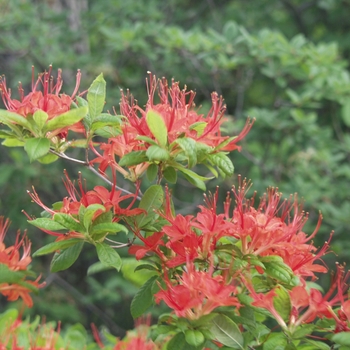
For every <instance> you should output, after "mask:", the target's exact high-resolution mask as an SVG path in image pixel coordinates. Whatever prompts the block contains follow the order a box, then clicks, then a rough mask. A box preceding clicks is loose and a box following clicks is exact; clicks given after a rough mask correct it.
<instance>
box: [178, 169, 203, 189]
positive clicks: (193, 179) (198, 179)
mask: <svg viewBox="0 0 350 350" xmlns="http://www.w3.org/2000/svg"><path fill="white" fill-rule="evenodd" d="M176 168H177V169H178V170H179V171H181V172H182V173H183V174H184V175H185V177H186V179H187V180H188V181H189V182H190V183H191V184H192V185H194V186H196V187H198V188H199V189H201V190H202V191H205V190H206V186H205V183H204V181H203V180H202V179H203V176H200V175H198V174H196V173H195V172H194V171H192V170H189V169H186V168H184V167H182V166H176ZM204 179H205V180H209V179H208V178H204Z"/></svg>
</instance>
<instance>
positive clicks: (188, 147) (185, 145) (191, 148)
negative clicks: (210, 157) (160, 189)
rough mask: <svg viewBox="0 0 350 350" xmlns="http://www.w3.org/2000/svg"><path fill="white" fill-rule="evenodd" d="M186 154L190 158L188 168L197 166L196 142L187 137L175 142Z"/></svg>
mask: <svg viewBox="0 0 350 350" xmlns="http://www.w3.org/2000/svg"><path fill="white" fill-rule="evenodd" d="M175 142H176V143H177V144H178V145H179V146H180V147H181V148H182V150H183V151H184V152H185V154H186V156H187V158H188V167H189V168H193V167H194V166H195V165H196V164H197V153H196V141H195V140H193V139H190V138H187V137H184V138H179V139H177V140H176V141H175Z"/></svg>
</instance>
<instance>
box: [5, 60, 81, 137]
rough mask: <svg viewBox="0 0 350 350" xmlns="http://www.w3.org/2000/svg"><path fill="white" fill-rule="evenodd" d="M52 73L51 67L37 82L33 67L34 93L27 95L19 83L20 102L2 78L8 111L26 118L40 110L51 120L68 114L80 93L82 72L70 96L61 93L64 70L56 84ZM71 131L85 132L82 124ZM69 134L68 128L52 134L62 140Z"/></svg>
mask: <svg viewBox="0 0 350 350" xmlns="http://www.w3.org/2000/svg"><path fill="white" fill-rule="evenodd" d="M51 73H52V66H50V67H49V70H48V71H45V72H43V73H40V74H39V76H38V78H37V79H36V80H35V73H34V67H32V91H31V92H29V93H28V94H25V92H24V89H23V87H22V84H21V83H19V86H18V93H19V99H18V100H17V99H14V98H12V93H11V89H9V88H8V87H7V84H6V79H5V77H1V78H0V92H1V96H2V100H3V101H4V104H5V107H6V109H7V110H8V111H10V112H14V113H17V114H20V115H22V116H23V117H25V118H27V117H28V116H31V115H33V114H34V113H35V112H36V111H38V110H42V111H44V112H46V113H47V114H48V119H49V120H50V119H53V118H55V117H57V116H58V115H60V114H63V113H66V112H68V111H69V110H70V108H71V105H72V103H73V100H74V98H75V96H76V95H77V93H78V89H79V85H80V80H81V72H80V70H78V72H77V75H76V84H75V88H74V91H73V93H72V94H71V95H70V96H69V95H66V94H64V93H60V92H61V89H62V85H63V79H62V70H61V69H59V70H58V73H57V78H56V83H54V78H53V77H52V75H51ZM70 129H71V130H73V131H76V132H84V127H83V125H82V123H80V122H79V123H76V124H75V125H73V126H71V127H70ZM67 133H68V128H63V129H60V130H58V131H57V132H54V133H53V132H52V133H51V134H56V135H57V134H58V135H59V136H60V138H65V137H66V136H67Z"/></svg>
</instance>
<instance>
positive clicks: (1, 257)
mask: <svg viewBox="0 0 350 350" xmlns="http://www.w3.org/2000/svg"><path fill="white" fill-rule="evenodd" d="M8 227H9V220H8V219H7V220H5V221H4V217H2V216H1V217H0V264H4V265H6V266H7V267H8V269H9V270H11V271H27V269H28V265H29V264H30V263H31V261H32V259H31V257H30V247H31V243H30V242H29V240H28V238H27V237H26V236H25V235H24V236H23V237H22V238H20V233H19V232H18V234H17V237H16V242H15V244H14V245H13V246H10V247H8V248H6V246H5V244H4V238H5V236H6V233H7V230H8ZM21 248H22V250H23V253H22V256H21V255H20V249H21ZM39 279H40V277H39V278H38V279H37V280H35V281H31V280H26V279H25V276H24V277H23V278H22V279H21V281H22V282H25V284H27V285H28V286H29V285H31V286H32V287H33V288H40V287H43V286H44V283H42V284H39ZM31 291H32V290H31V289H30V288H28V287H26V286H24V285H21V284H18V283H0V293H1V294H2V295H4V296H6V297H7V299H8V300H9V301H15V300H17V299H18V298H22V299H23V301H24V302H25V304H26V305H27V306H28V307H32V306H33V301H32V298H31V296H30V295H29V293H30V292H31Z"/></svg>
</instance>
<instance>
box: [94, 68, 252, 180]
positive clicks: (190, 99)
mask: <svg viewBox="0 0 350 350" xmlns="http://www.w3.org/2000/svg"><path fill="white" fill-rule="evenodd" d="M147 90H148V101H147V103H146V105H145V108H141V107H140V106H138V104H137V103H136V101H135V100H134V98H133V97H132V96H131V95H130V93H129V92H128V93H127V94H124V93H123V92H122V98H121V102H120V112H121V115H122V116H123V118H122V121H121V124H120V134H119V135H117V136H114V137H110V138H109V139H108V143H102V144H100V149H101V151H102V152H103V153H102V154H100V153H98V151H97V150H95V153H96V155H97V157H96V158H95V159H94V161H93V162H94V163H99V164H100V166H99V168H100V170H101V171H102V172H104V171H105V169H106V168H107V166H111V167H112V168H113V169H116V170H117V171H119V172H120V173H122V174H123V175H124V176H125V177H128V178H129V179H130V180H132V181H136V179H138V178H139V177H140V176H141V175H142V174H143V173H144V172H145V171H146V170H147V168H148V167H149V166H150V165H151V164H156V165H157V166H158V167H159V170H160V171H158V172H159V173H162V172H164V171H165V170H166V169H167V168H171V169H177V170H180V171H181V169H182V167H181V166H180V163H182V160H181V161H180V158H181V157H185V158H187V165H188V167H189V168H191V167H193V166H194V165H196V164H197V163H203V164H206V165H209V164H212V165H215V166H218V165H219V164H220V162H219V161H218V159H217V157H216V156H217V155H218V154H220V156H219V157H223V156H224V154H223V152H225V151H233V150H236V149H237V150H240V146H238V145H237V143H238V142H239V141H241V140H242V139H243V138H244V137H245V136H246V135H247V133H248V132H249V130H250V129H251V127H252V124H253V123H252V121H250V120H249V119H248V121H247V123H246V125H245V127H244V129H243V130H242V131H241V133H240V134H239V135H238V136H237V137H229V136H223V135H222V134H221V130H220V126H221V124H222V123H223V122H224V120H225V119H224V117H223V115H224V112H225V109H226V107H225V106H224V104H223V99H222V97H219V96H218V95H217V94H216V93H213V94H212V96H211V100H212V107H211V109H210V111H209V112H208V114H207V115H206V116H205V115H203V114H199V113H198V111H197V109H196V108H195V105H194V97H195V93H194V92H193V91H186V87H185V88H184V89H180V86H179V83H178V82H175V81H174V80H173V81H172V82H171V85H170V86H169V85H168V82H167V80H166V79H164V78H163V79H161V80H157V79H156V77H155V76H153V75H152V74H151V73H149V79H148V80H147ZM157 90H158V96H159V102H158V103H156V102H155V99H156V96H155V95H156V92H157ZM180 156H181V157H180ZM225 161H226V162H229V160H228V158H227V159H226V158H225ZM124 165H126V166H127V167H128V170H125V169H123V166H124ZM168 170H169V169H168ZM211 170H212V169H211ZM224 172H229V170H228V169H225V170H224ZM187 174H188V172H187Z"/></svg>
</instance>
